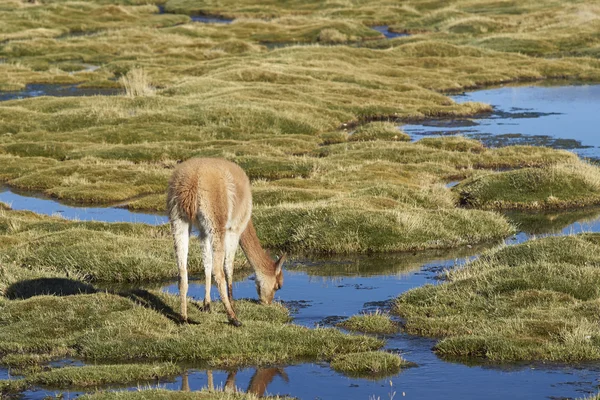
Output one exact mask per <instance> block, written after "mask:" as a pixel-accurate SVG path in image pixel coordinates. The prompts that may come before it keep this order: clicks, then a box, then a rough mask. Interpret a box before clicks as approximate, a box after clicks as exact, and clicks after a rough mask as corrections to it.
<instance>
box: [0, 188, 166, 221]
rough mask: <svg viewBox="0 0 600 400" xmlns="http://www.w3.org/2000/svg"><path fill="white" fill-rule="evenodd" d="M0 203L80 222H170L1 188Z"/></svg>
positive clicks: (140, 214) (143, 214) (157, 216)
mask: <svg viewBox="0 0 600 400" xmlns="http://www.w3.org/2000/svg"><path fill="white" fill-rule="evenodd" d="M0 201H1V202H3V203H6V204H8V205H9V206H10V207H11V208H12V209H13V210H17V211H21V210H27V211H33V212H36V213H38V214H43V215H54V216H60V217H63V218H66V219H73V220H79V221H102V222H131V223H144V224H150V225H160V224H164V223H167V222H168V218H167V216H166V215H160V214H149V213H140V212H133V211H129V210H126V209H124V208H119V207H85V206H70V205H66V204H64V203H61V202H58V201H56V200H52V199H48V198H45V197H43V196H41V195H37V196H36V195H35V194H34V193H29V192H19V193H18V192H15V191H14V190H12V189H9V188H8V187H6V186H0Z"/></svg>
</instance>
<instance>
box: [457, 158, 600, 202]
mask: <svg viewBox="0 0 600 400" xmlns="http://www.w3.org/2000/svg"><path fill="white" fill-rule="evenodd" d="M454 190H455V191H456V192H457V193H458V194H459V196H460V202H461V204H463V205H465V206H469V207H477V208H483V209H511V208H513V209H541V208H548V209H551V208H569V207H571V208H573V207H582V206H589V205H595V204H598V203H599V202H600V195H599V194H598V193H599V190H600V170H599V169H598V167H596V166H593V165H590V164H586V163H584V162H579V161H577V162H573V163H569V164H557V165H552V166H548V167H545V168H525V169H520V170H515V171H507V172H499V173H491V174H483V175H481V176H476V177H473V178H471V179H467V180H465V181H463V182H461V183H460V184H459V185H457V186H456V187H455V188H454Z"/></svg>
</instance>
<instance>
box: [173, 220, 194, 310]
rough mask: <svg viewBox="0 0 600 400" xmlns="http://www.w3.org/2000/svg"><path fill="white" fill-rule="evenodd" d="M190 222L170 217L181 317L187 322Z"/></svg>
mask: <svg viewBox="0 0 600 400" xmlns="http://www.w3.org/2000/svg"><path fill="white" fill-rule="evenodd" d="M190 228H191V224H190V223H189V222H187V221H184V220H183V219H181V218H172V219H171V232H172V234H173V242H174V244H175V258H176V260H177V268H178V269H179V296H180V300H181V317H182V318H183V320H184V321H186V322H187V319H188V315H187V291H188V274H187V258H188V248H189V242H190Z"/></svg>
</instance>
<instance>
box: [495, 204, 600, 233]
mask: <svg viewBox="0 0 600 400" xmlns="http://www.w3.org/2000/svg"><path fill="white" fill-rule="evenodd" d="M504 215H506V217H507V218H508V219H509V220H510V221H511V222H512V223H513V224H515V225H516V226H517V227H518V229H519V230H521V231H523V232H525V233H527V234H529V235H542V236H543V235H551V234H552V235H556V234H563V235H568V234H574V233H582V232H600V208H599V207H590V208H585V209H579V210H566V211H565V210H558V211H557V210H554V211H535V212H533V211H507V212H505V213H504Z"/></svg>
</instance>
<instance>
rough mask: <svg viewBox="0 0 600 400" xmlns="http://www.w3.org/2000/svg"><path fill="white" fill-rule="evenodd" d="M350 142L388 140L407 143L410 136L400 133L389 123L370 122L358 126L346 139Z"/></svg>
mask: <svg viewBox="0 0 600 400" xmlns="http://www.w3.org/2000/svg"><path fill="white" fill-rule="evenodd" d="M348 140H349V141H351V142H362V141H370V140H389V141H400V142H407V141H409V140H410V136H408V135H407V134H406V133H404V132H402V131H401V130H400V129H399V128H398V127H397V126H396V125H395V124H393V123H391V122H370V123H368V124H366V125H363V126H360V127H359V128H358V129H356V130H355V131H354V132H353V133H352V134H351V135H350V137H349V138H348Z"/></svg>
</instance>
